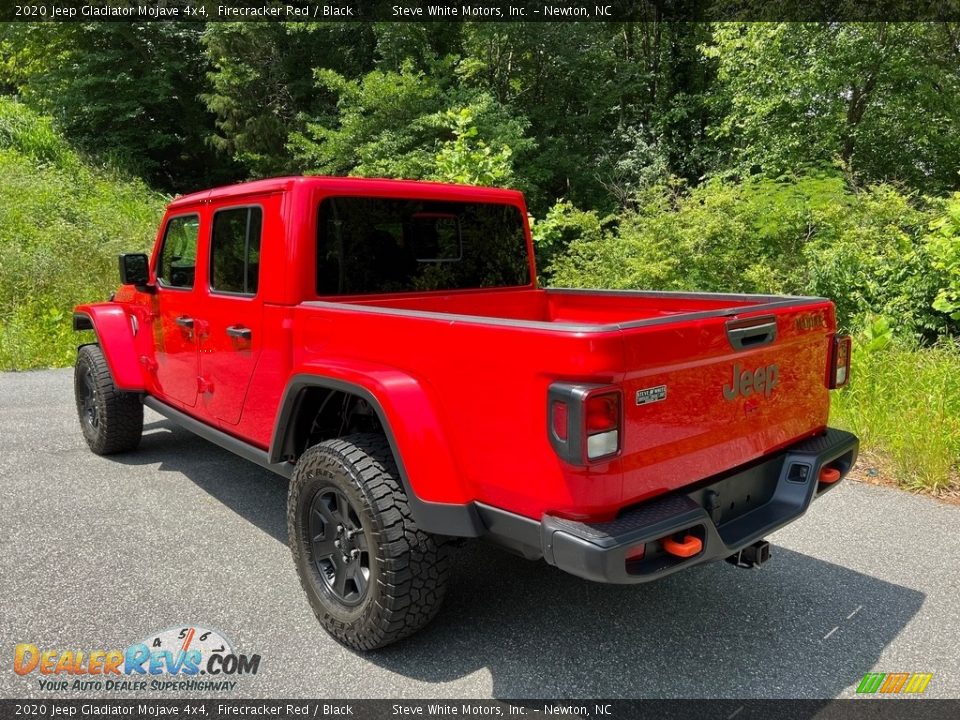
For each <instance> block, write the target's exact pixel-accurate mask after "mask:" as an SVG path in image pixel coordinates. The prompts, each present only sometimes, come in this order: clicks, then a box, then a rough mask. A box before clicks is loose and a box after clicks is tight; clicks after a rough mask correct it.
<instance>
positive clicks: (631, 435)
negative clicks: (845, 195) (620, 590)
mask: <svg viewBox="0 0 960 720" xmlns="http://www.w3.org/2000/svg"><path fill="white" fill-rule="evenodd" d="M834 331H835V321H834V314H833V305H832V304H831V303H830V302H829V301H827V300H814V299H799V298H798V299H797V302H796V303H784V302H779V303H770V304H768V305H758V306H755V307H752V308H738V309H735V310H731V312H730V313H727V314H723V315H713V316H708V317H702V316H701V317H697V316H689V317H687V318H686V319H684V317H683V316H682V315H681V316H678V317H676V318H675V319H674V320H673V321H671V322H669V323H661V324H657V325H653V326H650V325H643V324H638V326H637V327H630V326H629V325H624V326H621V337H622V342H623V352H624V360H625V367H626V375H625V378H624V385H623V387H624V406H625V409H624V422H625V433H624V438H623V441H622V449H623V454H622V460H623V465H622V467H623V472H624V475H623V482H624V485H623V498H624V501H625V502H633V501H638V500H641V499H644V498H646V497H650V496H652V495H656V494H659V493H662V492H665V491H668V490H673V489H677V488H680V487H683V486H685V485H688V484H690V483H693V482H697V481H699V480H703V479H704V478H707V477H710V476H712V475H716V474H718V473H721V472H724V471H726V470H729V469H731V468H734V467H737V466H739V465H743V464H745V463H749V462H750V461H752V460H755V459H757V458H759V457H761V456H763V455H766V454H768V453H771V452H773V451H775V450H778V449H780V448H782V447H784V446H786V445H788V444H790V443H793V442H796V441H797V440H799V439H802V438H804V437H807V436H809V435H812V434H814V433H816V432H819V431H822V430H823V429H824V428H825V427H826V424H827V415H828V412H829V407H830V399H829V390H828V389H827V364H828V359H829V352H830V345H831V339H832V337H833V334H834Z"/></svg>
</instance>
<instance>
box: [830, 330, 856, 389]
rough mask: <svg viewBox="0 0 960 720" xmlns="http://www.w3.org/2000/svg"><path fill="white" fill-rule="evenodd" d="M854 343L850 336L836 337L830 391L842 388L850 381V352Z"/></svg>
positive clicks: (834, 339)
mask: <svg viewBox="0 0 960 720" xmlns="http://www.w3.org/2000/svg"><path fill="white" fill-rule="evenodd" d="M851 347H852V341H851V340H850V336H849V335H836V336H835V337H834V338H833V358H832V361H831V367H830V389H831V390H834V389H836V388H842V387H843V386H844V385H846V384H847V383H848V382H849V381H850V350H851Z"/></svg>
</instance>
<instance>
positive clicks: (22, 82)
mask: <svg viewBox="0 0 960 720" xmlns="http://www.w3.org/2000/svg"><path fill="white" fill-rule="evenodd" d="M201 32H202V29H201V27H200V26H199V25H197V24H194V23H41V24H36V25H23V26H19V24H18V27H17V28H15V29H13V30H12V31H10V32H9V34H8V36H7V39H6V44H7V52H9V53H10V56H8V60H7V63H6V65H5V74H6V75H7V78H8V81H9V82H12V84H14V85H15V86H16V87H17V89H18V90H19V92H20V93H21V94H22V96H23V97H24V99H25V100H26V101H27V102H29V103H31V104H32V105H34V106H36V107H38V108H40V109H41V110H43V111H44V112H48V113H49V114H51V115H53V117H54V119H55V121H56V123H57V125H58V126H59V127H60V128H61V129H62V130H63V131H64V132H65V134H66V135H67V137H68V138H69V139H70V140H72V141H73V142H74V143H75V144H76V145H77V146H78V147H80V148H81V149H83V150H85V151H87V152H88V153H91V154H94V155H97V156H98V157H102V158H103V157H105V158H106V159H108V160H111V161H113V162H114V163H117V164H120V165H121V166H123V167H124V168H126V169H129V170H132V171H134V172H136V173H138V174H140V175H142V176H143V177H145V178H147V179H148V181H149V182H151V183H152V184H153V185H155V186H158V187H161V188H165V189H170V190H182V189H195V188H196V187H198V186H203V185H209V184H211V183H215V182H219V181H222V180H224V179H226V178H228V177H230V176H231V172H230V168H229V167H228V166H227V165H226V163H225V162H224V161H223V159H222V158H218V157H217V156H216V154H215V152H214V150H213V149H212V148H211V146H210V144H209V143H208V142H207V138H208V137H209V135H210V134H211V132H212V130H213V117H212V116H211V115H210V113H209V112H208V111H207V109H206V107H205V106H204V104H203V102H202V101H201V100H200V97H199V96H200V93H201V92H202V90H203V88H204V82H205V70H206V68H207V63H206V58H205V56H204V54H203V49H202V47H201V44H200V34H201Z"/></svg>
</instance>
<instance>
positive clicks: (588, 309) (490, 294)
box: [336, 288, 823, 331]
mask: <svg viewBox="0 0 960 720" xmlns="http://www.w3.org/2000/svg"><path fill="white" fill-rule="evenodd" d="M336 302H339V303H346V304H351V305H358V306H366V307H376V308H382V309H388V310H397V311H401V312H402V311H414V312H416V313H444V314H448V315H459V316H464V317H463V319H464V320H470V319H476V320H479V321H482V320H491V321H503V320H511V321H520V322H522V323H538V324H542V323H551V324H553V325H555V326H558V327H557V328H555V329H561V328H562V327H563V326H589V327H570V329H572V330H577V331H584V330H616V329H626V328H629V327H639V326H642V325H650V324H653V323H657V322H665V321H679V320H687V319H699V318H708V317H719V316H724V315H735V314H738V313H742V312H746V311H759V310H766V309H775V308H782V307H788V306H795V305H797V304H810V303H819V302H823V301H822V300H820V299H819V298H806V297H803V298H801V297H787V296H782V295H780V296H776V295H743V294H731V295H725V294H724V295H722V294H714V293H687V292H646V291H637V290H573V289H546V290H544V289H531V288H522V289H506V290H499V289H496V290H472V291H461V292H456V293H417V294H412V295H384V296H373V297H371V296H369V295H367V296H363V297H361V298H338V299H337V300H336ZM498 324H499V323H498Z"/></svg>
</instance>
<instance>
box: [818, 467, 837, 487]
mask: <svg viewBox="0 0 960 720" xmlns="http://www.w3.org/2000/svg"><path fill="white" fill-rule="evenodd" d="M839 479H840V471H839V470H837V469H836V468H832V467H825V468H823V469H822V470H821V471H820V482H822V483H823V484H824V485H833V483H835V482H836V481H837V480H839Z"/></svg>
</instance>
